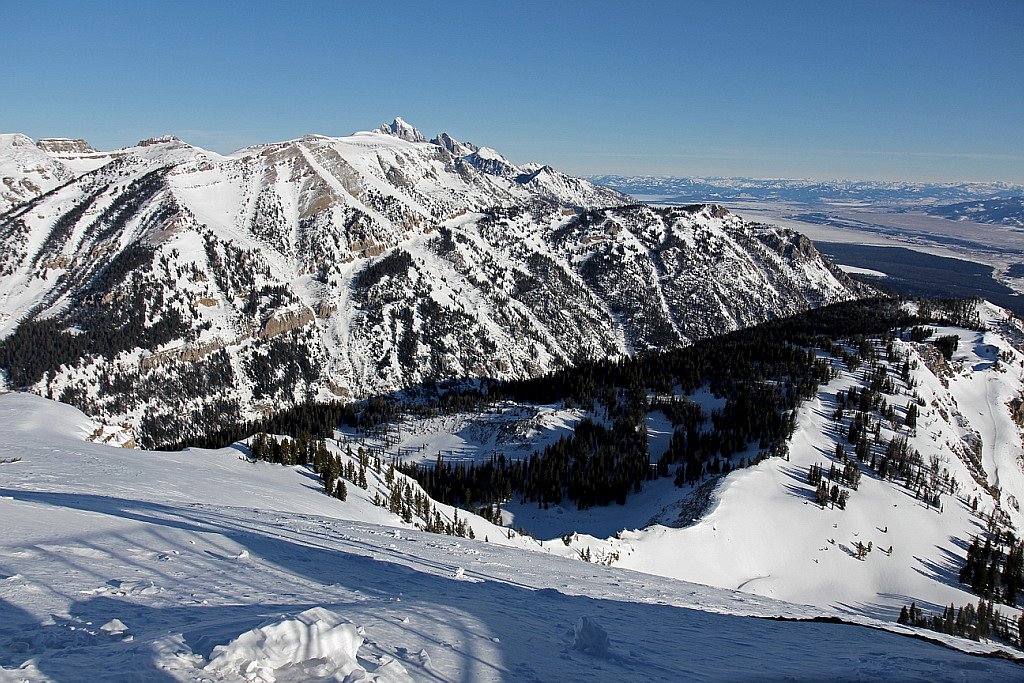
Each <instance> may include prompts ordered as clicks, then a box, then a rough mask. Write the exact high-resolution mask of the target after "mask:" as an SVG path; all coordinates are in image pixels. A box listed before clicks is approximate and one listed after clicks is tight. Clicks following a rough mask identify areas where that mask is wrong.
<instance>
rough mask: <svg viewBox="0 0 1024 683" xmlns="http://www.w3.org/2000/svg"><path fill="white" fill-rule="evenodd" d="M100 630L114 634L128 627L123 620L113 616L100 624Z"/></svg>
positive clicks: (122, 631)
mask: <svg viewBox="0 0 1024 683" xmlns="http://www.w3.org/2000/svg"><path fill="white" fill-rule="evenodd" d="M100 630H101V631H103V632H104V633H107V634H109V635H112V636H116V635H121V634H123V633H125V632H126V631H127V630H128V627H127V626H125V624H124V622H123V621H121V620H120V619H117V618H116V617H115V618H114V619H111V620H110V621H108V622H107V623H105V624H103V626H100Z"/></svg>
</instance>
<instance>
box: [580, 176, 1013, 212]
mask: <svg viewBox="0 0 1024 683" xmlns="http://www.w3.org/2000/svg"><path fill="white" fill-rule="evenodd" d="M590 180H591V181H593V182H595V183H597V184H599V185H604V186H605V187H610V188H614V189H616V190H618V191H620V192H625V193H626V194H630V195H633V196H634V197H638V198H642V199H645V200H647V199H657V200H659V201H664V202H669V203H688V202H723V203H729V202H749V201H771V202H794V203H800V204H822V203H830V202H859V203H864V204H870V205H880V206H893V207H924V206H937V205H941V204H948V203H954V202H969V201H978V200H996V199H1007V198H1011V197H1016V198H1017V201H1018V202H1019V201H1020V195H1024V185H1016V184H1013V183H1001V182H999V183H903V182H883V181H870V180H868V181H847V180H831V181H820V180H794V179H781V178H768V179H757V178H692V177H691V178H683V177H666V176H620V175H602V176H592V177H591V178H590Z"/></svg>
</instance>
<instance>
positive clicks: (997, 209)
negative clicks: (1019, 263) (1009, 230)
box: [928, 197, 1024, 227]
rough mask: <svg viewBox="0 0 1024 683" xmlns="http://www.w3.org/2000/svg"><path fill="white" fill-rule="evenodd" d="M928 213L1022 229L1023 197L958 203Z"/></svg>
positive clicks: (934, 208)
mask: <svg viewBox="0 0 1024 683" xmlns="http://www.w3.org/2000/svg"><path fill="white" fill-rule="evenodd" d="M928 213H930V214H932V215H933V216H941V217H943V218H950V219H952V220H956V221H960V220H970V221H974V222H976V223H995V224H1001V225H1011V226H1016V227H1024V197H1008V198H1006V199H985V200H979V201H972V202H959V203H957V204H948V205H945V206H935V207H932V208H930V209H928Z"/></svg>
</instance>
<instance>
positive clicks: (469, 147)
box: [431, 133, 479, 157]
mask: <svg viewBox="0 0 1024 683" xmlns="http://www.w3.org/2000/svg"><path fill="white" fill-rule="evenodd" d="M431 142H432V143H434V144H435V145H438V146H440V147H444V148H445V149H446V150H448V151H449V152H451V154H452V156H456V157H464V156H466V155H467V154H472V153H473V152H475V151H477V150H478V149H479V148H478V147H477V146H476V145H474V144H473V143H471V142H459V141H458V140H456V139H455V138H453V137H452V136H451V135H448V133H441V134H440V135H438V136H437V137H436V138H434V139H433V140H431Z"/></svg>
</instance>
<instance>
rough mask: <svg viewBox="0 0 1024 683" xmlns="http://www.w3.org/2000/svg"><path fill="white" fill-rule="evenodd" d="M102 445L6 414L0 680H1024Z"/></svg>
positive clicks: (277, 482) (287, 477)
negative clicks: (7, 461) (350, 676)
mask: <svg viewBox="0 0 1024 683" xmlns="http://www.w3.org/2000/svg"><path fill="white" fill-rule="evenodd" d="M95 429H96V425H95V424H93V423H90V421H89V420H87V419H86V418H85V417H84V416H83V415H81V414H80V413H78V412H77V411H75V410H73V409H71V408H69V407H67V406H63V405H59V404H55V403H52V402H47V401H45V400H43V399H39V398H36V397H31V396H27V395H15V394H11V395H6V396H2V397H0V456H3V457H5V458H6V457H8V456H15V455H16V456H18V457H20V458H21V460H20V461H19V462H16V463H13V464H0V518H2V519H3V521H4V533H3V534H2V535H0V667H2V669H0V679H3V680H30V681H36V680H53V681H66V680H83V679H103V680H181V681H185V680H213V681H219V680H224V681H240V680H303V679H305V680H308V679H310V678H315V677H317V676H320V677H331V676H334V677H336V678H337V679H341V678H343V677H344V675H345V673H346V672H347V673H348V674H355V675H356V676H358V675H363V673H362V672H365V677H366V678H367V679H369V680H373V679H374V677H377V680H409V679H411V680H432V681H449V680H450V681H455V680H473V681H492V680H509V681H512V680H516V681H518V680H578V679H581V678H582V679H586V680H593V681H606V680H607V681H613V680H651V681H677V680H753V679H762V680H763V679H781V678H789V679H809V678H814V679H837V680H878V679H883V678H889V679H891V678H898V679H901V680H936V681H943V680H965V679H967V678H972V679H973V678H984V679H987V680H1012V679H1016V678H1019V677H1020V671H1021V669H1020V665H1019V664H1016V663H1013V662H1010V661H1005V660H999V659H989V658H979V657H975V656H971V655H969V654H965V653H964V652H961V651H957V650H956V649H952V648H949V647H941V646H938V645H935V644H932V643H929V642H924V641H922V640H918V639H911V638H907V637H904V636H902V635H898V634H897V633H894V632H886V631H884V630H879V629H880V628H881V627H883V626H888V627H889V628H892V629H894V630H895V631H897V632H899V633H911V632H913V631H912V630H911V629H907V628H904V627H900V626H896V625H895V624H889V625H883V624H881V623H879V622H874V621H871V620H863V621H864V624H866V626H853V625H843V624H836V623H807V622H801V621H779V620H774V619H764V618H756V617H786V618H793V619H812V618H815V617H821V616H828V615H829V614H830V612H829V611H827V610H822V609H819V608H812V607H806V606H800V605H794V604H788V603H784V602H779V601H775V600H772V599H768V598H761V597H758V596H751V595H749V594H743V593H738V592H733V591H727V590H721V589H714V588H708V587H705V586H700V585H696V584H691V583H684V582H680V581H674V580H671V579H665V578H660V577H654V576H648V575H644V574H639V573H635V572H630V571H626V570H621V569H617V568H614V567H612V568H607V567H600V566H597V565H593V564H585V563H582V562H579V561H575V560H569V559H565V558H562V557H558V556H556V555H554V554H553V553H548V552H546V551H545V550H544V549H542V548H540V547H538V546H536V545H534V547H535V548H537V550H533V551H531V550H529V549H527V548H528V546H525V545H524V546H519V547H510V546H509V545H499V544H498V543H496V542H495V541H494V539H492V540H491V542H485V541H484V540H480V539H478V540H476V541H471V540H468V539H457V538H452V537H450V536H438V535H434V534H427V533H424V532H421V531H417V530H415V529H412V528H409V526H408V525H405V524H404V523H403V522H401V520H400V519H399V518H398V517H397V516H395V515H391V514H390V513H388V512H387V511H386V510H383V509H381V508H377V507H372V506H365V505H364V503H365V498H359V497H350V498H349V500H347V501H344V502H342V501H339V500H336V499H332V498H329V497H327V496H324V495H323V494H322V493H320V492H319V487H318V485H317V484H318V482H316V481H315V480H314V479H311V477H310V476H309V474H308V472H307V471H306V470H304V468H292V467H282V466H278V465H271V464H268V463H251V462H248V461H247V460H245V459H244V458H243V457H241V454H240V452H239V451H238V450H236V449H234V448H229V449H223V450H221V451H197V452H184V453H145V452H138V451H126V450H123V449H117V448H113V447H110V446H103V445H100V444H95V443H88V442H86V441H84V440H83V439H84V437H85V436H87V435H89V434H92V433H93V432H94V430H95ZM69 473H72V474H71V475H70V476H69ZM355 488H356V487H353V489H355ZM353 493H355V491H353ZM466 514H468V513H466ZM478 522H482V520H479V518H475V519H474V522H473V523H474V524H476V523H478ZM481 528H482V527H481ZM602 634H603V635H604V637H605V638H606V639H607V640H605V639H604V638H602ZM935 638H936V639H938V640H941V641H944V642H947V643H948V644H950V645H954V646H955V647H959V648H964V649H968V650H971V651H975V652H983V651H987V650H989V649H991V646H987V645H982V644H973V643H970V642H968V641H960V640H958V639H953V638H949V637H946V636H940V635H937V634H936V635H935ZM353 678H355V677H353Z"/></svg>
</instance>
